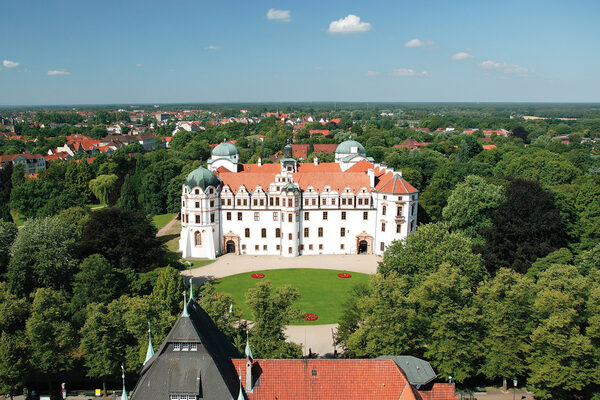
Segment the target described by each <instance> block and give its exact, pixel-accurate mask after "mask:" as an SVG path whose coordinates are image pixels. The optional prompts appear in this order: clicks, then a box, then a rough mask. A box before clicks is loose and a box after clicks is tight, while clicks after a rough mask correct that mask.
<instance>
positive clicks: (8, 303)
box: [0, 282, 29, 333]
mask: <svg viewBox="0 0 600 400" xmlns="http://www.w3.org/2000/svg"><path fill="white" fill-rule="evenodd" d="M28 314H29V303H28V302H27V299H25V298H24V297H17V296H16V295H15V294H13V293H12V292H11V291H10V289H9V287H8V284H7V283H6V282H0V331H2V332H11V333H12V332H15V331H17V330H18V329H22V328H23V326H24V325H25V320H26V319H27V315H28Z"/></svg>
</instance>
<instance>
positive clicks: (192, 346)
mask: <svg viewBox="0 0 600 400" xmlns="http://www.w3.org/2000/svg"><path fill="white" fill-rule="evenodd" d="M190 351H198V343H190Z"/></svg>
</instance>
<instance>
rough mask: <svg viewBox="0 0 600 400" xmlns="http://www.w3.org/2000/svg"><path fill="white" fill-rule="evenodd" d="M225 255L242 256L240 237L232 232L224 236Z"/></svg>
mask: <svg viewBox="0 0 600 400" xmlns="http://www.w3.org/2000/svg"><path fill="white" fill-rule="evenodd" d="M223 254H238V255H239V254H240V237H239V236H238V235H236V234H235V233H233V232H232V231H229V233H227V234H226V235H223Z"/></svg>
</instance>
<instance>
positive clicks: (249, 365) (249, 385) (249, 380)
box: [245, 357, 253, 393]
mask: <svg viewBox="0 0 600 400" xmlns="http://www.w3.org/2000/svg"><path fill="white" fill-rule="evenodd" d="M245 386H246V393H252V389H253V388H252V359H251V358H250V357H246V385H245Z"/></svg>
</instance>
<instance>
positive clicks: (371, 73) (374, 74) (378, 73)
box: [365, 70, 381, 76]
mask: <svg viewBox="0 0 600 400" xmlns="http://www.w3.org/2000/svg"><path fill="white" fill-rule="evenodd" d="M365 75H366V76H377V75H381V72H379V71H370V70H369V71H367V73H366V74H365Z"/></svg>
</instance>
